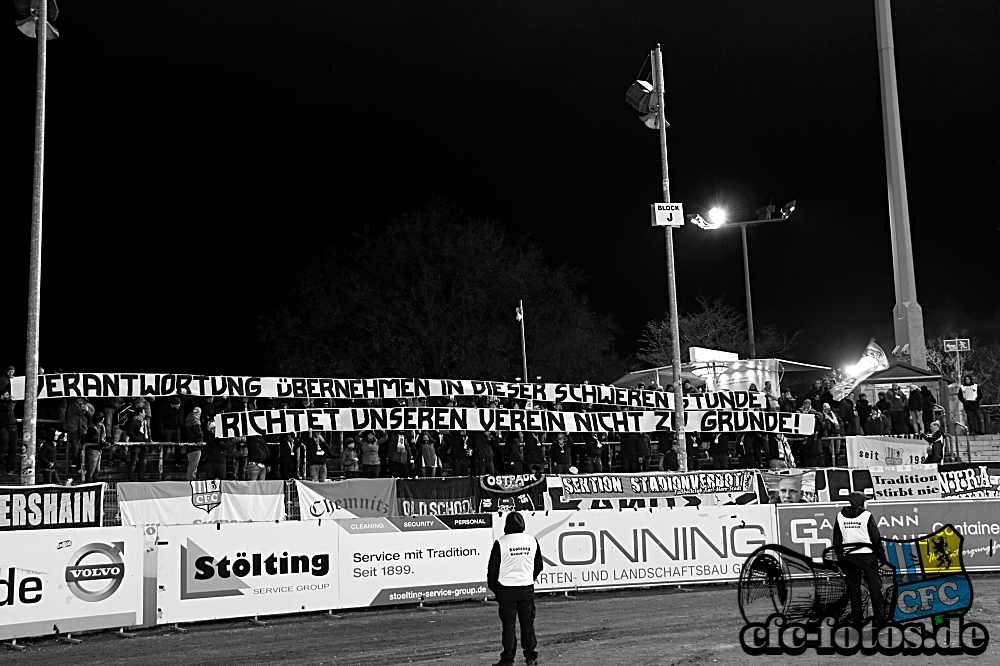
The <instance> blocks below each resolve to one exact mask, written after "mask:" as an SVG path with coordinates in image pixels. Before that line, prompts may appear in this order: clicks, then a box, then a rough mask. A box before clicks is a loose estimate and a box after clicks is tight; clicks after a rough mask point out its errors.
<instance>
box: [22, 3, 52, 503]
mask: <svg viewBox="0 0 1000 666" xmlns="http://www.w3.org/2000/svg"><path fill="white" fill-rule="evenodd" d="M48 18H49V16H48V2H45V0H42V2H39V3H38V8H37V9H36V10H35V36H36V37H37V39H38V62H37V78H36V83H35V171H34V178H33V182H32V193H31V255H30V268H29V273H28V349H27V353H26V355H25V363H24V455H22V456H21V485H22V486H33V485H35V440H36V438H37V430H38V428H37V426H38V423H37V421H38V310H39V296H40V292H41V287H42V174H43V173H44V171H45V54H46V46H47V43H46V38H47V37H48Z"/></svg>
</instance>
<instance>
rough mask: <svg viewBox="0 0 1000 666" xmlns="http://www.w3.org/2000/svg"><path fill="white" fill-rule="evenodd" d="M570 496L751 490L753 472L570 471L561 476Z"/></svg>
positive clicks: (707, 492)
mask: <svg viewBox="0 0 1000 666" xmlns="http://www.w3.org/2000/svg"><path fill="white" fill-rule="evenodd" d="M560 480H561V481H562V487H563V495H564V496H565V497H567V498H569V499H587V498H595V497H596V498H607V499H617V498H632V497H641V498H651V497H668V496H674V495H712V494H715V493H747V492H753V490H754V483H755V481H756V472H753V471H750V470H742V471H738V470H734V471H731V472H729V471H725V472H689V473H684V474H680V473H676V472H650V473H642V474H572V475H563V476H561V477H560Z"/></svg>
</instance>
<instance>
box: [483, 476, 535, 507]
mask: <svg viewBox="0 0 1000 666" xmlns="http://www.w3.org/2000/svg"><path fill="white" fill-rule="evenodd" d="M545 485H546V484H545V475H543V474H497V475H485V476H481V477H479V491H478V495H479V511H480V512H482V513H493V512H494V511H501V512H503V511H535V510H536V509H541V508H543V507H544V506H545Z"/></svg>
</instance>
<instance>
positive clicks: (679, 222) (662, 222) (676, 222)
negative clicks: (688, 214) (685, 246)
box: [650, 203, 684, 227]
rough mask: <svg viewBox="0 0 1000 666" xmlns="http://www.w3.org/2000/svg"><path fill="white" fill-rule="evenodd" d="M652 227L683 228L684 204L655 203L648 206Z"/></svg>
mask: <svg viewBox="0 0 1000 666" xmlns="http://www.w3.org/2000/svg"><path fill="white" fill-rule="evenodd" d="M650 211H651V212H652V217H653V226H654V227H683V226H684V204H679V203H655V204H652V205H651V206H650Z"/></svg>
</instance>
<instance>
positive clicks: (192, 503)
mask: <svg viewBox="0 0 1000 666" xmlns="http://www.w3.org/2000/svg"><path fill="white" fill-rule="evenodd" d="M284 483H285V482H284V481H218V480H212V481H159V482H157V483H119V484H118V507H119V509H120V510H121V514H122V525H192V524H196V523H250V522H263V521H276V520H284V519H285V503H284V499H285V495H284Z"/></svg>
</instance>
